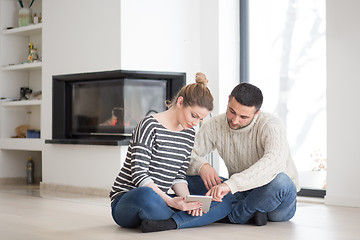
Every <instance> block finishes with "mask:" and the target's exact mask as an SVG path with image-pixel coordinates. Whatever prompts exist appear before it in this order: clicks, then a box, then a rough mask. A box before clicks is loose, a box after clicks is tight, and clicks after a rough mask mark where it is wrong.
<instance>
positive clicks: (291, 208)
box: [187, 173, 297, 224]
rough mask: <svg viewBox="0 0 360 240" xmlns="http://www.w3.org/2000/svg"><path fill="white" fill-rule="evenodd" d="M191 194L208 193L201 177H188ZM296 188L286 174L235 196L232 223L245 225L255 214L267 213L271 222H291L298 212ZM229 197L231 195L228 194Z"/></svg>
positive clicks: (281, 174)
mask: <svg viewBox="0 0 360 240" xmlns="http://www.w3.org/2000/svg"><path fill="white" fill-rule="evenodd" d="M187 181H188V183H189V190H190V193H191V194H201V195H203V194H205V193H206V192H207V190H206V188H205V185H204V183H203V181H202V179H201V178H200V176H190V177H189V176H188V177H187ZM296 193H297V191H296V186H295V184H294V183H293V181H292V180H291V179H290V178H289V177H288V175H286V174H285V173H279V174H278V175H277V176H276V177H275V179H273V180H272V181H271V182H270V183H268V184H266V185H264V186H261V187H258V188H254V189H251V190H248V191H244V192H237V193H235V194H234V196H235V198H236V201H235V202H234V203H233V210H232V212H231V213H230V214H229V215H228V218H229V219H230V221H231V222H232V223H240V224H244V223H247V222H249V220H250V219H251V218H252V217H253V216H254V214H255V212H257V211H259V212H266V213H267V216H268V220H269V221H273V222H283V221H289V220H290V219H291V218H292V217H293V216H294V214H295V211H296ZM228 195H229V194H228Z"/></svg>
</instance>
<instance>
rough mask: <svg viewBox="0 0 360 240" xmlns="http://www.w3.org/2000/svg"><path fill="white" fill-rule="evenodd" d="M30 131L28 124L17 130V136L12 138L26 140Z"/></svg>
mask: <svg viewBox="0 0 360 240" xmlns="http://www.w3.org/2000/svg"><path fill="white" fill-rule="evenodd" d="M29 129H30V126H29V125H27V124H24V125H20V126H18V127H16V128H15V132H16V136H13V137H12V138H26V131H27V130H29Z"/></svg>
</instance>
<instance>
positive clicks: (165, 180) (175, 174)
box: [110, 116, 195, 201]
mask: <svg viewBox="0 0 360 240" xmlns="http://www.w3.org/2000/svg"><path fill="white" fill-rule="evenodd" d="M194 139H195V130H194V129H193V128H190V129H186V130H182V131H179V132H176V131H171V130H168V129H166V128H165V127H164V126H163V125H161V124H160V123H159V122H158V121H157V120H156V119H155V118H154V117H153V116H149V117H146V118H144V119H143V120H142V121H140V123H139V124H138V125H137V127H136V128H135V129H134V131H133V133H132V139H131V141H130V145H129V147H128V151H127V155H126V159H125V162H124V165H123V167H122V168H121V170H120V173H119V174H118V176H117V177H116V179H115V182H114V184H113V186H112V190H111V192H110V198H111V201H113V200H114V199H115V198H116V197H117V196H118V195H119V194H121V193H125V192H127V191H130V190H131V189H135V188H137V187H142V186H145V185H147V184H148V183H150V182H154V183H155V184H156V185H157V186H158V187H159V188H160V189H161V190H162V191H164V192H167V191H168V190H169V189H170V188H171V187H172V186H173V185H174V184H175V183H178V182H186V180H185V175H186V171H187V168H188V166H189V161H190V155H191V151H192V148H193V145H194Z"/></svg>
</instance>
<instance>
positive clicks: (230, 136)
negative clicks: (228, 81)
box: [188, 112, 300, 193]
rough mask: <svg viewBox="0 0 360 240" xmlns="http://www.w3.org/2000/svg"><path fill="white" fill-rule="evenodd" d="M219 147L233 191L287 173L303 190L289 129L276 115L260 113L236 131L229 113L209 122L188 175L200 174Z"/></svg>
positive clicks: (197, 142) (201, 131)
mask: <svg viewBox="0 0 360 240" xmlns="http://www.w3.org/2000/svg"><path fill="white" fill-rule="evenodd" d="M215 149H217V151H218V152H219V155H220V157H221V158H222V159H223V160H224V162H225V165H226V167H227V169H228V172H229V177H230V178H229V180H227V181H225V183H226V184H227V185H228V186H229V187H230V189H231V192H232V193H235V192H238V191H240V192H242V191H246V190H249V189H254V188H257V187H260V186H263V185H265V184H267V183H269V182H271V181H272V180H273V179H274V178H275V177H276V175H277V174H278V173H280V172H284V173H286V174H287V175H288V176H289V177H290V178H291V179H292V181H293V182H294V183H295V185H296V187H297V189H298V191H299V190H300V186H299V180H298V172H297V170H296V167H295V164H294V162H293V160H292V158H291V154H290V149H289V144H288V142H287V137H286V131H285V128H284V126H283V124H282V121H281V120H280V119H279V118H278V117H275V116H274V115H272V114H270V113H266V112H260V113H259V114H258V115H257V116H255V118H254V119H253V121H252V122H251V123H250V124H249V125H248V126H246V127H244V128H240V129H237V130H233V129H231V128H230V127H229V125H228V122H227V118H226V114H221V115H218V116H215V117H213V118H211V119H210V120H208V121H207V122H205V123H204V124H203V125H202V126H201V128H200V129H199V132H198V133H197V134H196V138H195V145H194V149H193V151H192V154H191V161H190V166H189V169H188V174H198V173H199V171H200V168H201V167H202V165H203V164H204V163H206V160H205V158H204V157H205V156H206V155H207V154H208V153H210V152H211V151H213V150H215Z"/></svg>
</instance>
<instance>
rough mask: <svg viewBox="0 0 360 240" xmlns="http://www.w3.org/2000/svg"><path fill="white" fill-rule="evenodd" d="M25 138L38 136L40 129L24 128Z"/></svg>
mask: <svg viewBox="0 0 360 240" xmlns="http://www.w3.org/2000/svg"><path fill="white" fill-rule="evenodd" d="M26 138H40V131H39V130H34V129H28V130H26Z"/></svg>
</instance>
